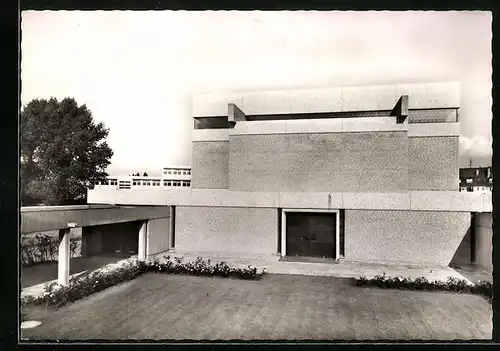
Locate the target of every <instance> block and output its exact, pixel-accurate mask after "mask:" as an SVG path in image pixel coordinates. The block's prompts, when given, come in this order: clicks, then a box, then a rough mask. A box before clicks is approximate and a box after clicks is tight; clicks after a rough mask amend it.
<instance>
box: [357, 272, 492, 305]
mask: <svg viewBox="0 0 500 351" xmlns="http://www.w3.org/2000/svg"><path fill="white" fill-rule="evenodd" d="M353 283H354V285H355V286H376V287H379V288H381V289H384V288H385V289H401V290H425V291H447V292H454V293H463V294H476V295H481V296H484V297H485V298H487V299H488V301H490V302H491V301H492V296H493V286H492V283H490V282H487V281H478V282H477V283H476V284H469V283H468V282H467V281H466V280H464V279H458V278H454V277H448V279H447V281H446V282H441V281H435V282H431V281H428V280H427V279H426V278H425V277H420V278H415V279H413V280H412V279H410V278H402V277H395V278H390V277H387V276H386V275H385V273H384V274H382V275H376V276H375V277H374V278H373V279H367V278H366V277H364V276H362V277H359V278H353Z"/></svg>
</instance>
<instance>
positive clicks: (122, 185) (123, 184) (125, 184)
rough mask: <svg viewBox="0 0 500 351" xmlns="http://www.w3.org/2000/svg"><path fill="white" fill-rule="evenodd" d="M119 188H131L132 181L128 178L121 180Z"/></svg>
mask: <svg viewBox="0 0 500 351" xmlns="http://www.w3.org/2000/svg"><path fill="white" fill-rule="evenodd" d="M118 189H130V182H129V181H126V180H124V181H120V183H119V185H118Z"/></svg>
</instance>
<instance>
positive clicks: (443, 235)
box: [345, 210, 470, 266]
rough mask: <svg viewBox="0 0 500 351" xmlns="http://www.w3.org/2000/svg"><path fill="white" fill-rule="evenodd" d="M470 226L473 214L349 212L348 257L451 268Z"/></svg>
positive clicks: (346, 239)
mask: <svg viewBox="0 0 500 351" xmlns="http://www.w3.org/2000/svg"><path fill="white" fill-rule="evenodd" d="M469 227H470V213H467V212H430V211H368V210H346V211H345V257H346V259H349V260H359V261H393V262H411V263H421V264H434V265H442V266H447V265H448V264H449V263H450V261H451V259H452V258H453V256H454V254H455V252H456V251H457V249H458V247H459V245H460V243H461V241H462V239H463V238H464V236H465V235H466V234H467V232H468V230H469Z"/></svg>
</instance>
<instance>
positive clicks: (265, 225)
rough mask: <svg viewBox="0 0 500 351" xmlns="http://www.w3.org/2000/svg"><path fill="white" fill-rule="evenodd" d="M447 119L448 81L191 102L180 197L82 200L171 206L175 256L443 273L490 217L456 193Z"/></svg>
mask: <svg viewBox="0 0 500 351" xmlns="http://www.w3.org/2000/svg"><path fill="white" fill-rule="evenodd" d="M459 111H460V85H459V84H458V83H454V82H445V83H430V84H405V85H394V86H375V87H348V88H335V89H319V90H300V91H271V92H251V93H236V94H225V95H224V94H222V95H216V94H210V95H203V96H199V97H196V98H195V99H194V100H193V124H194V130H193V150H192V153H193V154H192V169H191V187H190V188H186V189H165V188H161V189H160V188H158V189H118V188H95V189H93V190H89V193H88V202H89V203H94V204H97V203H99V204H116V205H156V206H170V209H171V214H172V215H171V217H170V220H171V225H170V233H169V235H170V239H169V242H170V243H171V244H170V246H171V249H173V250H178V251H182V252H193V253H197V254H198V253H199V254H202V253H203V252H212V253H213V252H219V253H230V254H232V255H241V256H242V257H249V256H252V257H253V256H255V257H263V256H265V257H275V258H276V259H280V258H289V259H293V258H294V257H308V258H309V257H312V258H320V259H331V260H335V261H337V262H340V263H342V262H343V261H362V262H380V261H383V262H395V263H413V264H422V265H443V266H447V265H448V264H449V263H450V261H451V260H452V258H453V257H454V255H455V253H456V251H457V250H458V248H459V246H460V245H461V243H462V242H463V240H464V237H466V236H467V235H469V232H470V230H471V227H472V226H471V218H472V213H480V212H491V194H487V193H472V192H469V193H466V192H459V163H458V157H459V154H458V152H459V135H460V122H459ZM150 254H154V252H151V253H150Z"/></svg>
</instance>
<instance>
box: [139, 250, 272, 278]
mask: <svg viewBox="0 0 500 351" xmlns="http://www.w3.org/2000/svg"><path fill="white" fill-rule="evenodd" d="M183 261H184V259H183V257H175V258H174V259H172V258H171V257H170V256H164V259H163V260H162V261H160V260H158V259H154V260H153V261H150V262H149V265H148V270H149V271H154V272H163V273H174V274H188V275H195V276H210V277H213V276H219V277H225V278H229V277H232V278H238V279H246V280H256V279H260V278H261V277H262V276H263V275H264V274H265V270H262V271H261V272H260V273H259V272H258V271H257V268H255V267H252V266H247V267H246V268H231V267H229V266H228V265H227V263H226V262H224V261H222V262H218V263H216V264H215V265H212V264H211V261H210V259H208V260H204V259H203V258H201V257H197V258H196V260H195V261H194V262H187V263H184V262H183Z"/></svg>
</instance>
